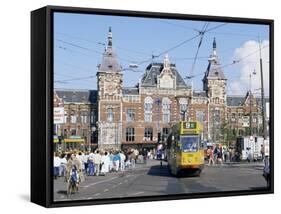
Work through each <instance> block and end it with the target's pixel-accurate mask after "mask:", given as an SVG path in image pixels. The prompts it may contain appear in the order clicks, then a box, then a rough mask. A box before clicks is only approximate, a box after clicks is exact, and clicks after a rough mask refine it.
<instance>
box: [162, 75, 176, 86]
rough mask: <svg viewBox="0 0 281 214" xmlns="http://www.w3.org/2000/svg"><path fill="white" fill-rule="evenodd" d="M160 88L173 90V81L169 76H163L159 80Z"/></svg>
mask: <svg viewBox="0 0 281 214" xmlns="http://www.w3.org/2000/svg"><path fill="white" fill-rule="evenodd" d="M160 88H174V80H173V78H172V77H171V76H170V75H164V76H162V78H161V79H160Z"/></svg>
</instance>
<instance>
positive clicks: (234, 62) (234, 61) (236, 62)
mask: <svg viewBox="0 0 281 214" xmlns="http://www.w3.org/2000/svg"><path fill="white" fill-rule="evenodd" d="M268 46H269V45H265V46H263V47H262V48H261V50H262V49H264V48H266V47H268ZM258 51H260V49H257V50H255V51H253V52H251V53H249V54H248V55H246V56H244V57H242V58H240V59H237V60H233V61H232V62H231V63H228V64H225V65H222V66H219V67H218V68H219V69H221V68H225V67H229V66H232V65H236V64H238V63H240V62H241V61H243V60H245V59H246V58H248V57H249V56H252V55H253V54H255V53H257V52H258ZM202 74H205V72H201V73H198V74H195V75H191V76H187V77H185V79H192V78H194V77H196V76H199V75H202Z"/></svg>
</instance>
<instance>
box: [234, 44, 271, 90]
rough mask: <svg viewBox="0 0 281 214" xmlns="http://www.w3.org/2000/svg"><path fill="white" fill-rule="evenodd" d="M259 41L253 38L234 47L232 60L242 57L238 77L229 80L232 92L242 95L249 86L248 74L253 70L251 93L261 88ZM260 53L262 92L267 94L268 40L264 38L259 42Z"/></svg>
mask: <svg viewBox="0 0 281 214" xmlns="http://www.w3.org/2000/svg"><path fill="white" fill-rule="evenodd" d="M258 50H259V43H258V42H256V41H253V40H250V41H247V42H245V43H244V44H243V45H242V47H239V48H236V49H235V51H234V56H233V59H234V60H239V59H243V60H241V61H240V63H239V78H238V79H237V80H234V81H229V85H230V89H231V92H232V93H233V94H236V95H244V94H245V93H246V91H247V90H249V88H250V74H251V73H253V72H254V71H255V72H256V75H252V81H251V85H252V87H251V89H252V92H253V93H259V95H260V92H261V91H260V90H257V89H260V88H261V74H260V63H259V62H260V56H259V51H258ZM261 54H262V62H263V77H264V92H265V95H268V94H269V41H268V40H264V41H263V42H262V43H261Z"/></svg>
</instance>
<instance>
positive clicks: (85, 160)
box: [82, 152, 89, 174]
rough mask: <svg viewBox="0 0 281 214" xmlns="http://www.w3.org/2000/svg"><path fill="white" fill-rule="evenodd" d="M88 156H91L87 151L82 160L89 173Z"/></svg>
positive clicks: (85, 170)
mask: <svg viewBox="0 0 281 214" xmlns="http://www.w3.org/2000/svg"><path fill="white" fill-rule="evenodd" d="M88 158H89V154H88V152H86V153H85V154H84V156H83V159H82V162H83V165H84V172H85V173H86V174H88Z"/></svg>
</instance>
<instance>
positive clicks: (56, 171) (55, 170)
mask: <svg viewBox="0 0 281 214" xmlns="http://www.w3.org/2000/svg"><path fill="white" fill-rule="evenodd" d="M60 165H61V159H60V158H59V155H58V153H56V152H55V153H54V168H53V174H54V179H57V177H58V176H59V168H60Z"/></svg>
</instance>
